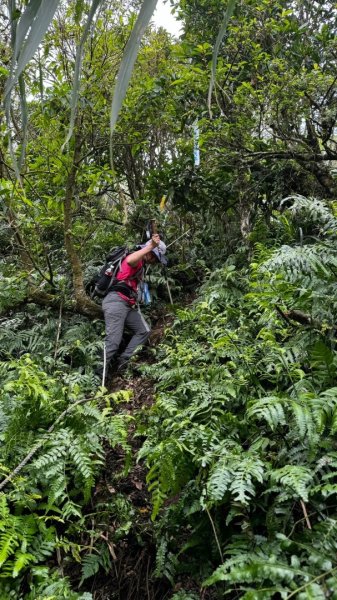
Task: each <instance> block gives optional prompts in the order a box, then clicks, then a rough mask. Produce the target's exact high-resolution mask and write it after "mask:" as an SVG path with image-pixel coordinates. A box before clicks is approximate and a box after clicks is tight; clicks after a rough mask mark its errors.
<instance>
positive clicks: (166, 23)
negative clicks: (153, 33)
mask: <svg viewBox="0 0 337 600" xmlns="http://www.w3.org/2000/svg"><path fill="white" fill-rule="evenodd" d="M152 21H153V22H154V23H155V25H156V26H157V27H164V28H165V29H166V30H167V31H168V32H169V33H172V35H176V36H178V35H179V33H180V29H181V26H180V23H179V22H178V21H176V19H175V17H174V16H173V15H172V13H171V6H170V1H169V0H167V2H164V0H158V4H157V8H156V11H155V13H154V15H153V18H152Z"/></svg>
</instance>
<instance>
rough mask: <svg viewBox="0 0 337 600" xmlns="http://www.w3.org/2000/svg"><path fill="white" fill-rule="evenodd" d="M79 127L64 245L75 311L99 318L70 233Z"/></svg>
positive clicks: (68, 190)
mask: <svg viewBox="0 0 337 600" xmlns="http://www.w3.org/2000/svg"><path fill="white" fill-rule="evenodd" d="M79 131H80V127H79V124H78V123H77V126H76V130H75V147H74V155H73V160H72V164H71V167H70V171H69V174H68V177H67V183H66V191H65V197H64V221H63V222H64V245H65V249H66V252H67V256H68V260H69V263H70V267H71V271H72V279H73V287H74V304H75V309H76V310H77V311H78V312H79V313H81V314H84V315H87V316H89V317H101V316H102V309H101V308H100V307H99V306H98V305H97V304H95V302H93V301H92V300H91V299H90V298H88V296H87V295H86V293H85V289H84V281H83V271H82V264H81V261H80V258H79V256H78V254H77V250H76V248H75V244H74V240H73V233H72V202H73V198H74V192H75V188H76V175H77V169H78V165H79V163H80V151H81V145H82V140H81V136H80V133H79Z"/></svg>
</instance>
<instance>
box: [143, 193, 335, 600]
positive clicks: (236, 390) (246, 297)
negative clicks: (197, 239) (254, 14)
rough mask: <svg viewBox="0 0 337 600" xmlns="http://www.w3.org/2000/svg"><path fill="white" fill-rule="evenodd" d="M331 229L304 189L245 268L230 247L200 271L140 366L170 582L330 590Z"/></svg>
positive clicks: (290, 593)
mask: <svg viewBox="0 0 337 600" xmlns="http://www.w3.org/2000/svg"><path fill="white" fill-rule="evenodd" d="M336 224H337V223H336V219H335V217H334V216H333V213H332V212H331V211H330V210H329V209H328V208H327V207H326V206H325V205H324V204H322V203H319V202H316V201H314V200H311V201H308V200H306V199H304V198H296V199H295V201H294V202H293V204H292V208H291V209H290V210H288V211H286V212H285V213H284V214H283V215H281V216H276V215H275V217H274V218H273V222H272V223H271V227H270V229H269V235H267V236H266V231H263V227H264V225H263V224H262V222H261V223H260V226H257V228H256V231H255V233H254V234H253V236H252V237H254V236H255V238H257V239H260V240H261V239H263V236H264V237H265V240H266V241H265V243H264V244H262V243H261V242H259V243H256V246H255V252H254V256H253V260H252V263H251V265H250V267H249V268H244V269H242V268H241V269H237V268H236V266H235V256H233V257H232V259H228V260H227V261H226V262H225V264H224V266H223V267H222V268H220V269H218V270H217V271H215V272H213V273H212V275H211V277H209V279H208V281H207V282H206V283H205V284H204V286H203V287H202V289H201V291H200V294H199V296H198V298H197V300H196V302H195V303H194V305H193V306H191V307H189V308H185V309H182V310H179V311H178V314H177V319H176V321H175V323H174V326H173V328H172V330H171V331H170V332H168V334H167V338H166V342H165V344H164V345H162V347H161V350H160V353H159V357H160V359H159V362H158V364H157V365H156V366H155V368H151V369H149V372H150V373H153V374H154V373H156V374H158V373H159V375H156V379H157V401H156V404H155V406H154V408H153V410H152V413H151V416H150V421H149V423H148V424H147V426H146V431H145V433H146V435H147V440H146V442H145V444H144V446H143V448H142V450H141V452H140V457H141V458H142V459H143V460H145V461H146V464H147V466H148V469H149V472H148V476H147V480H148V484H149V489H150V490H151V492H152V499H153V518H157V526H156V529H157V539H158V561H157V573H158V574H165V575H166V576H167V577H169V579H170V580H171V581H172V582H174V581H176V580H177V579H179V577H182V576H183V575H184V574H186V573H189V574H192V575H194V576H195V578H196V580H197V581H199V583H200V585H201V584H202V585H203V586H205V587H206V588H212V589H214V597H215V598H225V597H226V598H227V597H229V598H244V599H245V600H249V599H250V600H257V599H275V600H276V599H277V598H285V599H288V598H289V599H290V598H297V599H299V600H304V599H309V598H315V600H316V599H320V598H337V561H336V548H337V514H336V493H337V481H336V477H337V470H336V467H337V462H336V460H337V448H336V441H335V440H336V435H335V434H336V430H337V387H336V368H337V355H336V348H335V346H336V344H335V342H336V308H337V306H336V285H337V281H336V274H337V270H336V269H337V250H336V246H335V241H336V239H335V235H336ZM299 321H301V322H299ZM159 357H158V358H159ZM179 597H181V598H183V597H184V598H186V599H187V598H189V599H190V598H192V597H193V598H194V596H193V595H190V594H188V593H186V596H183V595H181V596H179ZM195 597H199V595H198V594H197V595H196V596H195Z"/></svg>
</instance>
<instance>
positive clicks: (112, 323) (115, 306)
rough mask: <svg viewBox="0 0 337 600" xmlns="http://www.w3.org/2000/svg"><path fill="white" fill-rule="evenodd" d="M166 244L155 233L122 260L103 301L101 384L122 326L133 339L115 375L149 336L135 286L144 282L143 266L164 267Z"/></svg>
mask: <svg viewBox="0 0 337 600" xmlns="http://www.w3.org/2000/svg"><path fill="white" fill-rule="evenodd" d="M165 253H166V245H165V244H164V242H163V241H162V240H161V239H160V236H159V235H158V234H153V235H152V238H151V240H150V241H149V242H147V243H146V244H142V245H141V246H140V249H139V250H136V251H135V252H132V253H131V254H129V255H128V256H127V257H126V258H124V260H122V262H121V265H120V269H119V271H118V273H117V275H116V283H114V285H112V286H111V288H110V290H109V292H108V294H107V295H106V297H105V298H104V300H103V302H102V309H103V312H104V319H105V331H106V338H105V351H104V365H103V367H101V368H99V369H97V371H96V374H97V375H99V376H100V377H101V376H102V385H104V383H105V377H106V373H107V370H108V367H109V365H110V364H111V362H112V360H113V359H114V357H115V356H116V355H117V352H118V349H119V345H120V343H121V340H122V336H123V332H124V328H125V326H127V327H128V329H130V330H131V332H132V334H133V335H132V338H131V340H130V341H129V343H128V345H127V347H126V348H125V350H123V352H122V354H121V355H120V356H119V357H118V360H117V373H118V372H119V373H120V372H122V371H123V370H124V369H125V368H126V366H127V364H128V361H129V359H130V358H131V356H132V355H133V353H134V352H135V350H136V348H137V347H138V346H142V345H143V344H145V342H146V340H147V339H148V337H149V334H150V327H149V325H148V324H147V322H146V321H145V319H144V317H143V315H142V313H141V312H140V309H139V307H138V305H137V296H138V285H139V282H140V281H141V280H142V279H143V273H144V265H147V264H155V263H161V264H164V265H165V264H166V262H167V261H166V257H165V256H164V255H165Z"/></svg>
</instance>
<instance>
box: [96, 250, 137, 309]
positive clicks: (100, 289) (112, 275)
mask: <svg viewBox="0 0 337 600" xmlns="http://www.w3.org/2000/svg"><path fill="white" fill-rule="evenodd" d="M131 252H133V250H129V248H128V247H127V246H117V247H116V248H114V249H113V250H111V252H110V253H109V254H108V256H107V257H106V259H105V264H104V265H103V267H102V268H101V270H100V272H99V274H98V275H97V277H96V281H95V287H94V290H93V292H92V294H91V295H92V297H95V296H99V297H100V298H105V296H106V295H107V294H108V292H111V291H116V292H121V293H122V294H124V295H125V296H127V297H128V298H136V297H137V294H136V293H135V292H134V290H132V289H131V288H130V287H129V286H128V285H127V284H126V283H124V282H123V281H118V280H117V279H116V276H117V273H118V271H119V269H120V266H121V263H122V261H123V260H124V258H126V257H127V256H128V255H129V254H131ZM142 270H143V269H142V268H141V269H139V270H138V271H137V273H135V275H133V276H132V277H130V279H136V278H138V277H140V276H141V272H142Z"/></svg>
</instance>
